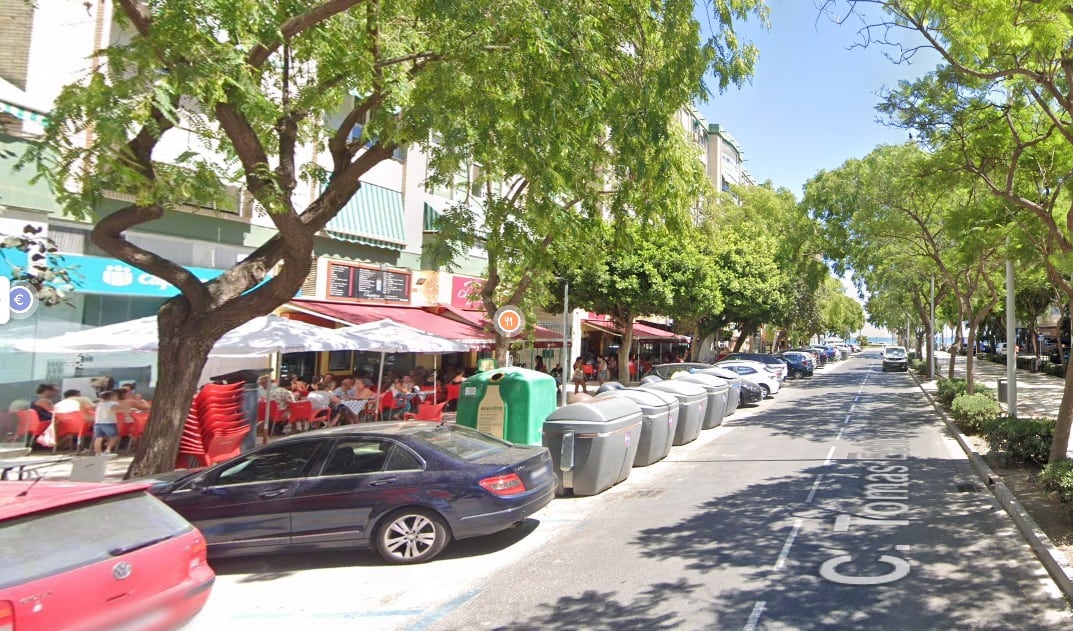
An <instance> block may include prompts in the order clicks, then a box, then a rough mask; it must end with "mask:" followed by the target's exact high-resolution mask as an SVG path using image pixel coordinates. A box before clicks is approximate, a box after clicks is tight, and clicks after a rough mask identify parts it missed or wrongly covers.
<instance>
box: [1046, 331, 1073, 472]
mask: <svg viewBox="0 0 1073 631" xmlns="http://www.w3.org/2000/svg"><path fill="white" fill-rule="evenodd" d="M1059 352H1061V350H1059ZM1070 366H1073V361H1070V362H1069V363H1068V364H1066V383H1065V389H1064V390H1063V391H1062V403H1061V404H1059V406H1058V418H1057V419H1055V422H1054V438H1053V439H1052V440H1051V455H1050V460H1049V462H1059V461H1061V460H1065V459H1066V457H1067V456H1066V453H1067V452H1068V451H1069V435H1070V428H1071V427H1073V370H1070Z"/></svg>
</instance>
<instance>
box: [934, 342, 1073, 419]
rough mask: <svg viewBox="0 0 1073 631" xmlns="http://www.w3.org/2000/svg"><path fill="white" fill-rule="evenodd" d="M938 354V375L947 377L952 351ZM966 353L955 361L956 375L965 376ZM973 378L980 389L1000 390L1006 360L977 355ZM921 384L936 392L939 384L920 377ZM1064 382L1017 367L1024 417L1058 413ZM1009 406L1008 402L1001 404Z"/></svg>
mask: <svg viewBox="0 0 1073 631" xmlns="http://www.w3.org/2000/svg"><path fill="white" fill-rule="evenodd" d="M935 358H936V359H937V360H938V362H939V370H938V371H936V375H935V376H936V377H946V375H947V369H948V366H949V362H950V355H949V354H948V353H944V352H941V351H939V352H936V353H935ZM965 359H966V358H965V357H964V356H961V355H959V356H958V357H957V359H956V361H955V363H954V377H956V378H959V379H964V378H965V363H966V362H965ZM972 367H973V380H974V382H975V386H976V389H977V391H980V390H988V391H990V392H991V393H997V392H998V390H997V389H998V380H999V379H1005V378H1006V364H996V363H994V362H991V361H988V360H986V359H982V358H980V357H977V358H976V361H974V362H973V365H972ZM920 386H921V387H922V388H923V389H924V390H926V391H927V392H928V393H929V394H932V395H934V394H935V391H936V388H937V385H936V382H935V381H924V380H923V379H922V380H921V381H920ZM1064 389H1065V382H1064V381H1063V380H1062V379H1059V378H1058V377H1055V376H1052V375H1047V374H1043V373H1032V372H1029V371H1027V370H1021V369H1018V371H1017V385H1016V393H1017V415H1018V416H1020V417H1022V418H1028V417H1047V418H1052V419H1053V418H1057V417H1058V406H1059V405H1061V403H1062V392H1063V390H1064ZM1000 405H1001V406H1002V409H1003V410H1005V409H1006V404H1005V403H1002V404H1000Z"/></svg>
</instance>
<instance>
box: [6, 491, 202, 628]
mask: <svg viewBox="0 0 1073 631" xmlns="http://www.w3.org/2000/svg"><path fill="white" fill-rule="evenodd" d="M146 488H148V485H147V484H130V483H126V484H86V483H68V482H43V481H40V480H35V481H20V482H0V568H3V569H2V570H0V631H39V630H45V629H48V630H49V631H52V630H57V629H71V630H74V629H78V630H82V629H85V630H87V631H88V630H90V629H92V630H101V629H108V630H110V631H158V630H170V629H177V628H179V627H180V626H182V625H183V624H184V623H185V622H186V621H188V620H189V619H190V618H192V617H194V616H195V615H196V614H197V613H198V612H199V611H201V608H202V607H204V606H205V601H206V600H208V598H209V593H210V592H211V591H212V585H213V581H215V580H216V574H215V573H214V572H213V570H212V568H210V567H209V565H208V564H207V563H206V560H205V555H206V546H205V538H204V537H203V536H202V535H201V533H200V532H199V531H198V530H197V529H196V528H194V527H193V526H192V525H190V522H188V521H186V520H185V519H183V517H182V516H180V515H179V514H178V513H176V512H175V511H173V510H172V509H170V508H168V507H167V506H166V505H165V504H164V503H163V502H161V501H160V500H158V499H156V498H155V497H153V496H152V495H150V494H148V493H146Z"/></svg>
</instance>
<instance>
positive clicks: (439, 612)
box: [407, 589, 481, 631]
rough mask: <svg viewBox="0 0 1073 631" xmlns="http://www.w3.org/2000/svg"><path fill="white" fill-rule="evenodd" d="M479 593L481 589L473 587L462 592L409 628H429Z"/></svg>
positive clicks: (414, 630) (413, 630)
mask: <svg viewBox="0 0 1073 631" xmlns="http://www.w3.org/2000/svg"><path fill="white" fill-rule="evenodd" d="M479 593H481V590H479V589H471V590H469V591H468V592H466V593H464V594H462V595H461V596H458V597H457V598H453V599H451V600H449V601H447V602H445V603H444V604H442V605H440V606H439V607H436V608H435V609H433V610H432V611H430V612H428V613H427V614H425V615H424V616H422V617H420V618H418V619H417V620H416V621H415V622H414V623H413V624H411V625H410V626H409V627H407V628H408V629H411V630H412V631H421V630H422V629H427V628H429V627H431V626H432V625H434V624H436V623H437V622H439V621H440V620H442V619H443V618H445V617H446V616H447V615H448V614H450V613H451V612H453V611H454V610H455V609H458V608H459V607H461V606H462V605H464V604H466V603H467V602H469V601H470V600H471V599H473V598H474V597H475V596H476V595H477V594H479Z"/></svg>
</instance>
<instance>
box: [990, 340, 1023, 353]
mask: <svg viewBox="0 0 1073 631" xmlns="http://www.w3.org/2000/svg"><path fill="white" fill-rule="evenodd" d="M1009 350H1010V345H1009V344H1007V343H1006V342H999V343H998V344H996V345H995V353H996V354H998V355H1005V354H1006V353H1008V352H1009ZM1013 352H1014V353H1018V354H1019V353H1020V352H1021V347H1020V346H1016V347H1014V351H1013Z"/></svg>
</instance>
